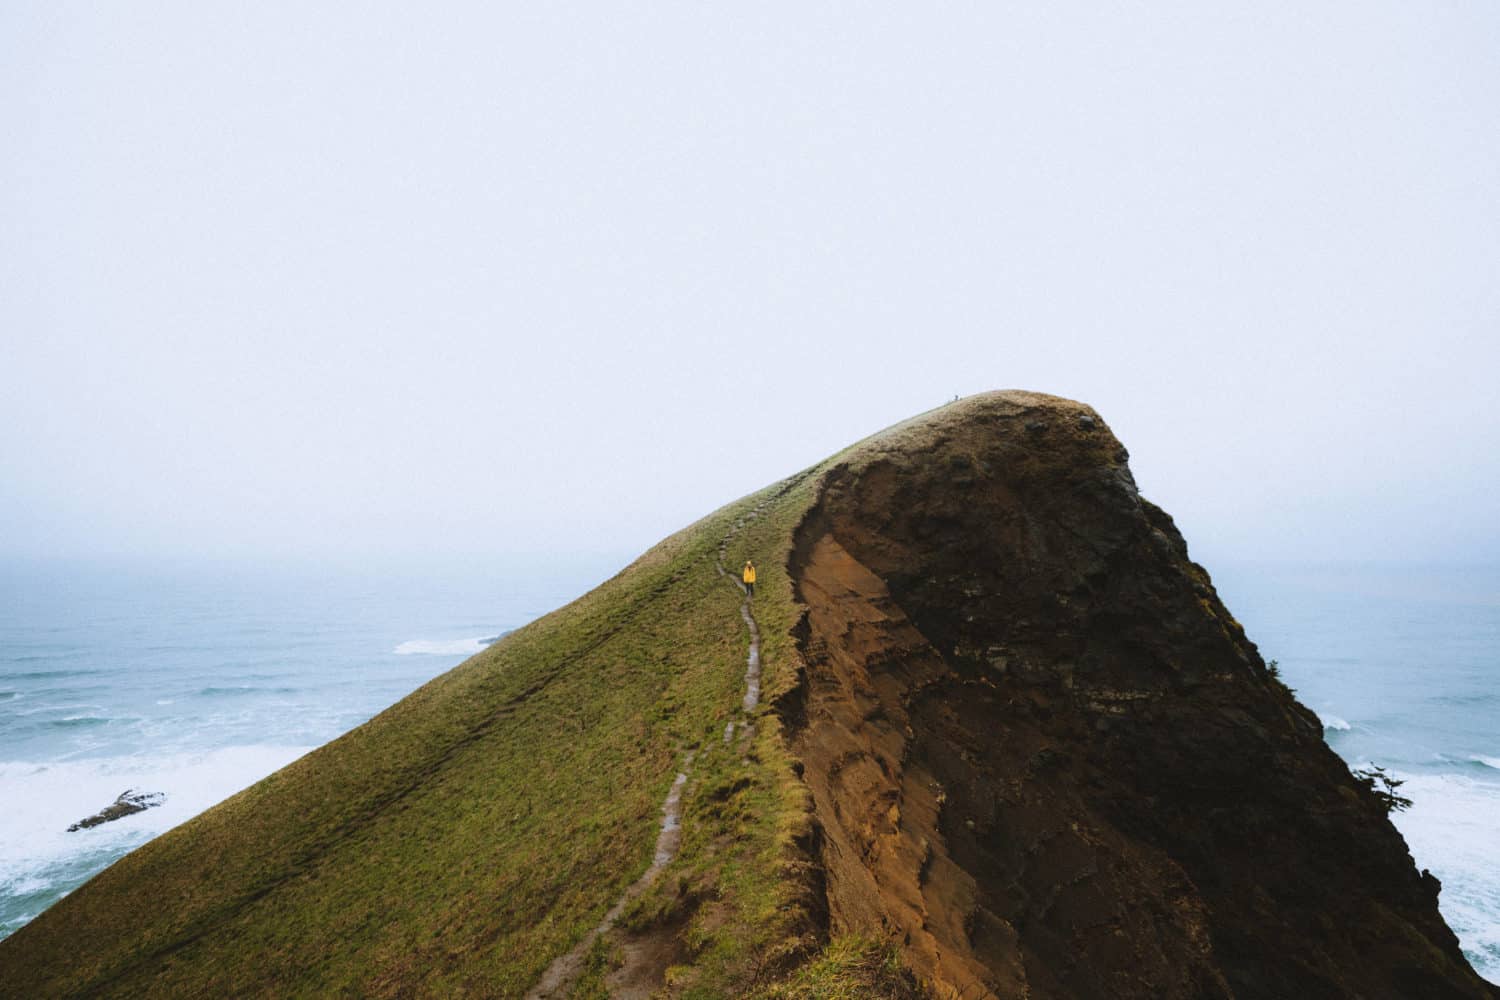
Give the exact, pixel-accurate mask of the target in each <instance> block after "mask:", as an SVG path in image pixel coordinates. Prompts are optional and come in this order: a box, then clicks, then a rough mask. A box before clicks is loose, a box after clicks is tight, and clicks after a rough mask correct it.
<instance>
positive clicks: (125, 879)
mask: <svg viewBox="0 0 1500 1000" xmlns="http://www.w3.org/2000/svg"><path fill="white" fill-rule="evenodd" d="M747 556H750V557H753V558H755V560H756V562H757V563H758V565H759V567H760V578H759V583H758V585H757V593H756V596H755V599H754V601H753V602H746V601H745V600H744V598H743V595H742V594H741V591H740V589H739V587H738V585H737V584H736V583H735V581H734V576H733V573H732V572H731V573H729V574H726V573H725V572H724V570H725V568H726V567H727V568H728V569H729V570H731V571H732V570H733V569H734V568H735V567H737V566H739V565H740V563H741V562H742V561H743V560H744V559H745V558H746V557H747ZM752 636H754V637H755V641H754V645H752ZM747 659H748V660H750V661H752V663H753V664H754V665H758V667H759V670H760V671H761V675H760V676H759V678H758V681H759V686H760V689H761V692H760V693H761V697H759V698H758V699H757V698H755V697H750V696H749V695H750V694H751V693H753V689H754V684H753V682H754V681H755V677H754V671H753V670H752V669H748V668H750V667H751V666H752V663H747ZM664 815H665V817H666V820H667V821H666V823H665V827H666V829H665V830H664V829H663V826H664V822H663V820H664ZM1436 891H1437V887H1436V884H1435V882H1434V881H1433V880H1431V879H1430V878H1423V877H1422V876H1420V875H1419V874H1418V873H1417V872H1416V871H1415V869H1414V868H1413V866H1412V863H1411V859H1410V857H1409V856H1408V854H1407V852H1406V848H1405V845H1404V843H1403V842H1402V840H1401V838H1400V836H1399V834H1398V833H1397V832H1396V831H1395V829H1394V828H1393V827H1392V826H1391V825H1390V823H1389V822H1388V821H1387V819H1386V818H1385V815H1384V813H1383V811H1382V809H1381V807H1380V805H1379V803H1378V802H1376V801H1375V800H1374V798H1373V796H1372V795H1371V794H1370V793H1369V792H1368V791H1367V790H1366V789H1364V788H1363V787H1361V786H1360V785H1359V784H1358V783H1357V782H1356V781H1355V780H1354V779H1353V778H1352V777H1351V776H1350V775H1349V774H1348V771H1347V770H1346V769H1345V768H1344V766H1343V764H1342V763H1341V762H1340V761H1339V760H1338V758H1337V757H1336V756H1335V755H1334V754H1333V753H1332V752H1331V751H1329V750H1328V748H1327V747H1326V745H1325V744H1324V743H1323V741H1322V734H1321V730H1320V728H1319V724H1318V721H1317V719H1316V718H1315V717H1314V716H1313V715H1312V714H1311V713H1309V712H1307V711H1306V710H1305V709H1303V708H1302V707H1301V706H1300V705H1298V704H1297V702H1296V701H1295V699H1294V698H1293V697H1292V695H1291V693H1290V692H1288V691H1287V690H1286V689H1285V688H1284V687H1282V686H1281V685H1280V684H1279V683H1278V682H1277V681H1276V680H1275V679H1274V678H1273V677H1271V676H1270V675H1268V673H1267V671H1266V669H1265V666H1264V664H1263V663H1262V662H1261V660H1260V657H1259V656H1258V654H1257V653H1256V650H1255V647H1254V646H1253V645H1252V644H1251V643H1250V642H1249V641H1248V640H1247V639H1246V638H1245V636H1244V634H1243V631H1242V630H1241V629H1240V627H1239V625H1238V624H1237V623H1236V622H1235V621H1234V620H1233V618H1232V617H1231V616H1230V615H1229V613H1228V612H1227V611H1226V610H1225V609H1224V607H1223V605H1222V604H1221V603H1220V602H1219V600H1218V598H1217V596H1216V595H1215V593H1214V590H1213V587H1212V585H1211V583H1210V582H1209V579H1208V576H1207V574H1206V573H1205V572H1204V571H1203V570H1202V569H1201V568H1200V567H1198V566H1196V565H1194V564H1193V563H1191V562H1190V561H1189V560H1188V557H1187V550H1186V546H1185V545H1184V543H1183V541H1182V538H1181V537H1180V535H1179V534H1178V533H1177V531H1176V529H1175V528H1174V527H1173V525H1172V522H1171V519H1170V518H1169V517H1167V515H1165V514H1164V513H1162V512H1161V511H1160V510H1158V509H1157V508H1155V507H1154V506H1152V505H1151V504H1150V503H1149V502H1147V501H1145V500H1144V499H1142V498H1141V497H1140V495H1139V494H1138V493H1137V491H1136V488H1135V485H1134V483H1133V481H1132V479H1131V476H1130V473H1129V470H1128V468H1127V466H1126V461H1125V453H1124V449H1123V448H1122V447H1121V446H1120V444H1119V442H1118V441H1116V440H1115V438H1114V437H1113V436H1112V435H1111V434H1110V432H1109V430H1108V429H1107V428H1106V427H1105V425H1104V423H1103V422H1102V420H1100V419H1099V417H1098V416H1097V415H1096V414H1094V413H1093V412H1092V411H1091V410H1089V409H1088V408H1087V407H1084V406H1081V405H1079V404H1076V403H1072V402H1069V401H1066V400H1060V399H1057V398H1055V397H1048V396H1040V395H1036V394H1030V393H993V394H987V395H984V396H979V397H974V398H971V399H968V400H964V401H962V402H959V403H955V404H953V405H951V406H947V407H944V408H942V409H940V410H936V411H933V412H932V413H929V414H925V415H923V416H922V417H919V418H916V419H914V420H911V421H908V422H906V423H905V424H902V425H898V426H897V427H894V428H892V429H890V430H889V431H886V432H883V433H882V434H879V435H876V436H875V437H873V438H871V439H869V440H867V441H865V442H861V443H860V444H858V445H856V446H854V447H853V448H851V449H849V450H847V451H846V452H844V453H842V454H840V455H837V456H834V457H833V458H832V459H829V460H828V461H827V462H825V463H823V464H822V465H820V466H818V467H817V468H815V469H812V470H808V471H807V472H804V473H802V474H800V475H798V476H794V477H793V478H791V479H789V480H787V481H785V482H783V483H780V484H777V485H776V486H774V487H771V488H769V489H767V490H765V491H763V492H762V493H759V494H756V495H754V496H752V497H749V498H746V499H745V500H742V501H739V502H737V503H735V504H731V505H730V506H728V507H726V508H724V509H723V510H721V511H719V512H718V513H716V514H713V515H711V516H709V517H708V518H705V519H704V520H703V521H700V522H699V523H698V524H695V525H693V526H692V527H690V528H687V529H685V530H684V531H682V532H680V533H679V534H677V535H675V536H673V537H672V538H669V539H667V540H666V541H664V542H662V543H661V544H660V545H658V546H657V547H656V548H654V549H652V550H651V551H650V552H648V553H646V554H645V555H644V556H642V557H641V558H640V559H639V560H638V561H637V562H636V563H635V564H633V565H632V566H630V567H629V568H627V569H626V570H625V571H623V572H622V573H620V574H619V575H618V576H617V577H615V578H614V579H612V580H610V581H608V582H607V583H605V584H604V585H602V586H601V587H599V588H598V589H597V590H595V591H594V592H592V593H591V594H589V595H587V596H586V597H584V598H582V599H580V600H579V601H577V602H575V603H574V604H572V605H569V606H568V607H566V608H564V609H561V610H560V611H557V612H555V613H553V614H551V615H548V616H547V617H545V618H543V619H541V620H539V621H537V622H535V623H533V624H532V625H530V626H528V627H526V628H524V629H521V630H520V631H518V632H516V633H513V634H512V635H510V636H508V637H507V638H506V639H504V640H503V641H501V642H500V643H498V644H496V645H495V646H493V647H491V648H490V649H488V650H487V651H485V652H484V653H481V654H479V655H478V656H476V657H474V658H473V659H471V660H469V661H468V662H466V663H465V664H463V665H462V666H460V667H458V668H457V669H455V670H454V671H452V672H451V673H449V674H447V675H445V676H443V677H441V678H439V679H438V680H436V681H433V682H432V683H431V684H428V685H427V686H425V687H424V688H422V689H421V690H420V691H418V692H416V693H415V694H413V695H412V696H410V697H409V698H406V699H404V700H403V701H402V702H400V703H399V704H397V705H395V706H393V707H392V708H391V709H390V710H388V711H387V712H385V713H383V714H382V715H380V716H379V717H377V718H376V719H374V720H372V721H371V722H369V723H367V724H366V725H364V726H362V727H360V728H359V729H357V730H355V731H353V732H351V733H350V734H348V735H347V736H345V737H343V738H342V739H339V740H337V741H335V742H334V743H332V744H329V745H328V746H326V747H324V748H322V749H320V750H318V751H316V752H315V753H312V754H309V755H308V756H307V757H305V758H303V759H302V760H300V761H298V762H296V763H295V764H293V765H292V766H290V767H288V768H287V769H285V770H283V771H281V772H279V773H278V774H276V775H273V776H272V777H271V778H268V779H267V780H266V781H264V782H262V783H260V784H258V785H256V786H255V787H253V788H251V789H249V790H247V791H246V792H244V793H242V794H240V795H238V796H235V797H234V798H233V799H231V800H229V801H228V802H226V803H224V804H222V805H220V806H218V807H216V808H215V809H212V810H210V811H209V812H207V813H205V814H204V815H202V816H200V817H198V818H197V819H195V820H193V821H192V822H190V823H188V824H185V825H184V826H182V827H180V828H178V829H176V830H174V831H172V832H171V833H169V834H167V835H165V836H163V837H161V838H159V839H157V840H156V841H153V842H152V843H150V844H148V845H147V846H145V847H143V848H142V849H140V850H138V851H136V852H134V853H133V854H131V855H129V856H128V857H126V858H124V859H123V860H121V861H120V862H119V863H117V864H116V865H114V866H112V867H111V868H110V869H108V870H107V871H105V872H104V873H102V874H101V875H100V876H98V877H97V878H95V879H94V880H92V881H91V882H89V883H88V884H87V885H85V886H84V887H82V888H81V889H79V890H78V891H77V892H75V893H74V894H72V895H71V896H69V897H68V898H67V899H65V900H63V901H62V902H60V903H59V904H58V905H57V906H55V907H53V908H52V909H51V910H49V911H48V912H47V913H45V914H43V915H42V917H41V918H39V919H38V920H36V921H35V922H34V923H32V924H31V925H29V926H28V927H26V928H23V929H22V930H21V931H20V932H18V933H17V934H15V935H13V936H12V937H11V938H10V939H8V940H6V941H4V942H0V995H4V996H7V997H9V996H16V997H34V996H134V995H144V994H147V993H150V994H152V995H161V996H172V995H180V996H219V995H235V996H266V997H271V996H277V997H279V996H288V995H350V996H391V997H395V996H458V995H469V996H482V997H489V996H501V997H506V996H508V997H521V996H531V997H536V998H538V1000H541V998H545V997H560V996H575V997H600V996H620V997H633V996H640V997H644V996H647V995H649V994H651V993H652V992H653V991H663V992H665V994H667V995H671V996H687V997H727V996H745V995H758V996H762V997H767V998H769V997H804V996H830V997H832V996H842V997H853V996H895V997H900V996H910V997H915V996H919V995H924V994H925V995H930V996H937V997H951V996H963V997H965V998H969V997H985V996H1000V997H1022V996H1025V997H1034V998H1040V997H1136V996H1138V997H1204V996H1224V997H1229V996H1235V997H1266V998H1271V997H1289V996H1328V997H1341V996H1342V997H1355V996H1359V997H1410V996H1425V997H1448V996H1451V997H1489V996H1493V995H1496V993H1495V991H1493V990H1492V989H1491V988H1490V987H1488V986H1487V985H1485V984H1484V983H1482V981H1480V980H1479V979H1478V978H1477V977H1476V976H1474V974H1473V973H1472V971H1470V970H1469V968H1468V966H1467V965H1466V964H1465V962H1464V960H1463V958H1462V956H1461V954H1460V953H1459V950H1458V946H1457V942H1456V940H1455V939H1454V937H1453V935H1452V933H1451V932H1450V931H1449V930H1448V928H1447V927H1446V925H1445V924H1444V923H1443V921H1442V919H1441V917H1440V916H1439V915H1438V911H1437V906H1436Z"/></svg>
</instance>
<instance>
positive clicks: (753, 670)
mask: <svg viewBox="0 0 1500 1000" xmlns="http://www.w3.org/2000/svg"><path fill="white" fill-rule="evenodd" d="M764 507H765V504H764V503H761V504H760V505H758V506H756V507H755V508H753V509H752V510H751V511H750V512H749V513H748V514H746V515H745V516H744V517H742V518H741V519H740V520H738V521H736V522H735V523H734V528H733V529H731V530H730V532H729V534H727V535H725V536H724V540H723V541H722V542H720V543H719V559H718V568H719V575H720V576H722V577H724V578H725V579H726V580H728V581H729V582H730V583H732V584H734V586H735V587H736V588H738V589H739V591H740V593H741V594H743V595H744V599H743V600H741V601H740V617H741V618H743V619H744V620H745V629H746V631H748V632H749V633H750V652H749V654H748V655H747V656H746V657H745V697H744V698H743V699H742V700H741V702H740V710H741V711H742V712H743V713H744V714H745V715H746V716H747V718H744V719H741V720H739V721H738V722H730V723H728V724H727V725H726V726H725V727H724V742H725V743H728V742H729V741H730V740H731V739H733V737H734V731H735V728H736V726H738V727H739V728H740V730H741V732H742V735H744V736H748V735H749V734H750V733H752V732H753V729H752V723H751V721H750V720H749V718H748V716H749V715H750V714H751V713H752V712H754V711H755V709H756V707H757V706H758V705H759V704H760V626H759V625H758V624H757V623H756V621H755V614H754V613H753V612H752V611H751V610H750V593H749V590H748V589H747V588H746V587H745V585H744V584H743V583H741V582H740V579H739V576H738V575H737V574H735V573H731V572H730V571H729V569H728V568H727V567H726V566H725V565H724V556H725V554H726V552H727V550H728V548H729V541H730V539H732V538H733V537H734V536H735V535H736V534H737V533H738V532H739V531H740V529H741V528H743V527H744V526H745V525H746V524H748V523H750V522H751V521H753V520H755V518H756V517H758V516H760V512H761V510H762V509H763V508H764Z"/></svg>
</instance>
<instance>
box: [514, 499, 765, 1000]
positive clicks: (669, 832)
mask: <svg viewBox="0 0 1500 1000" xmlns="http://www.w3.org/2000/svg"><path fill="white" fill-rule="evenodd" d="M764 506H765V504H764V503H762V504H761V505H759V506H757V507H755V508H753V509H752V510H751V511H750V512H749V513H747V514H746V515H745V516H744V517H742V518H741V519H740V520H738V521H736V522H735V523H734V527H733V528H731V529H730V530H729V533H728V534H726V535H725V536H724V539H723V541H721V542H720V543H719V555H718V560H717V567H718V570H719V575H720V576H722V577H725V578H726V579H728V580H729V582H730V583H732V584H734V586H735V587H736V588H737V589H738V590H739V591H740V593H741V594H742V595H743V596H742V600H741V601H740V617H741V618H743V619H744V621H745V628H746V629H747V630H748V631H749V633H750V653H749V655H748V657H747V658H746V661H745V696H744V698H743V699H742V700H741V702H740V711H741V713H742V716H743V717H742V718H741V719H740V720H738V722H737V723H736V722H734V721H731V722H730V723H729V724H728V725H727V726H725V727H724V742H725V743H728V742H730V741H731V740H732V739H733V737H734V733H735V727H736V725H738V727H739V731H740V736H741V739H742V740H745V739H747V738H748V737H749V736H750V735H752V734H753V733H754V727H753V726H752V724H751V721H750V715H751V713H752V712H754V711H755V708H756V706H758V705H759V704H760V627H759V626H758V625H757V624H756V621H755V615H754V614H752V613H751V611H750V594H749V591H748V589H747V588H746V587H745V585H744V584H743V583H741V582H740V581H739V578H738V577H736V576H735V575H734V574H732V573H730V572H729V570H727V569H725V568H724V555H725V551H726V549H727V548H728V547H729V542H730V540H731V539H732V538H734V536H735V535H736V534H738V533H739V531H740V529H742V528H743V527H744V526H745V525H746V524H747V523H749V522H750V521H752V520H754V519H755V518H756V517H757V516H758V515H759V514H760V511H761V509H762V507H764ZM696 753H697V751H689V752H688V754H687V756H686V757H684V758H683V761H682V770H680V771H678V772H677V777H676V778H675V779H673V781H672V787H671V788H670V789H669V790H668V791H667V798H666V801H664V802H663V803H662V806H661V828H660V830H659V831H658V832H657V835H656V851H655V852H654V853H653V855H652V857H651V864H650V865H648V866H647V868H646V870H645V871H644V872H642V873H641V877H640V878H638V879H636V880H635V881H634V882H632V883H631V884H630V886H629V888H627V889H626V890H625V892H624V893H623V894H622V895H621V896H620V898H619V899H617V900H615V904H614V905H613V906H611V907H610V908H609V910H608V912H606V913H605V914H604V919H603V920H601V921H599V924H598V926H597V927H595V928H594V929H593V930H591V931H589V932H588V933H587V934H585V935H584V936H583V938H582V939H581V940H579V942H578V943H577V944H575V945H574V946H573V947H572V948H570V949H569V950H568V951H566V952H564V953H563V954H561V955H559V956H558V957H557V958H556V959H554V960H553V962H552V964H551V965H549V966H547V971H546V972H544V973H542V978H541V979H539V980H537V983H536V985H535V986H533V987H532V988H531V989H530V990H529V991H528V992H527V993H526V997H525V1000H564V998H566V997H567V996H568V994H570V993H571V992H572V990H573V986H574V985H575V984H576V983H577V982H578V978H579V977H580V976H581V975H583V969H584V963H585V962H586V961H587V960H588V954H589V952H590V950H592V949H593V947H594V943H595V942H596V941H598V940H599V938H601V937H602V936H604V935H605V934H607V933H608V932H609V931H610V929H611V928H612V927H614V925H615V922H616V921H617V920H619V919H620V915H621V914H622V913H624V912H625V907H627V906H629V905H630V903H631V902H632V901H634V900H635V899H636V898H637V897H639V896H640V895H641V894H642V893H644V892H645V891H646V890H647V889H649V888H650V887H651V885H652V884H653V883H654V882H655V881H656V878H657V876H658V875H660V874H661V871H662V869H663V868H665V867H666V866H667V865H668V864H670V863H671V861H672V859H673V858H675V857H676V856H677V848H678V847H679V846H680V845H681V843H682V795H683V790H684V789H685V788H686V787H687V781H688V775H689V774H690V773H691V772H692V766H693V758H694V756H696ZM628 971H629V970H628V969H622V970H618V972H617V973H616V975H617V976H618V975H620V973H627V972H628Z"/></svg>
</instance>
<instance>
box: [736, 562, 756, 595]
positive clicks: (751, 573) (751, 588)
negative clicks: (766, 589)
mask: <svg viewBox="0 0 1500 1000" xmlns="http://www.w3.org/2000/svg"><path fill="white" fill-rule="evenodd" d="M740 579H742V580H744V581H745V596H746V597H754V596H755V563H753V562H751V561H750V560H749V559H746V560H745V569H744V572H742V573H740Z"/></svg>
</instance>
